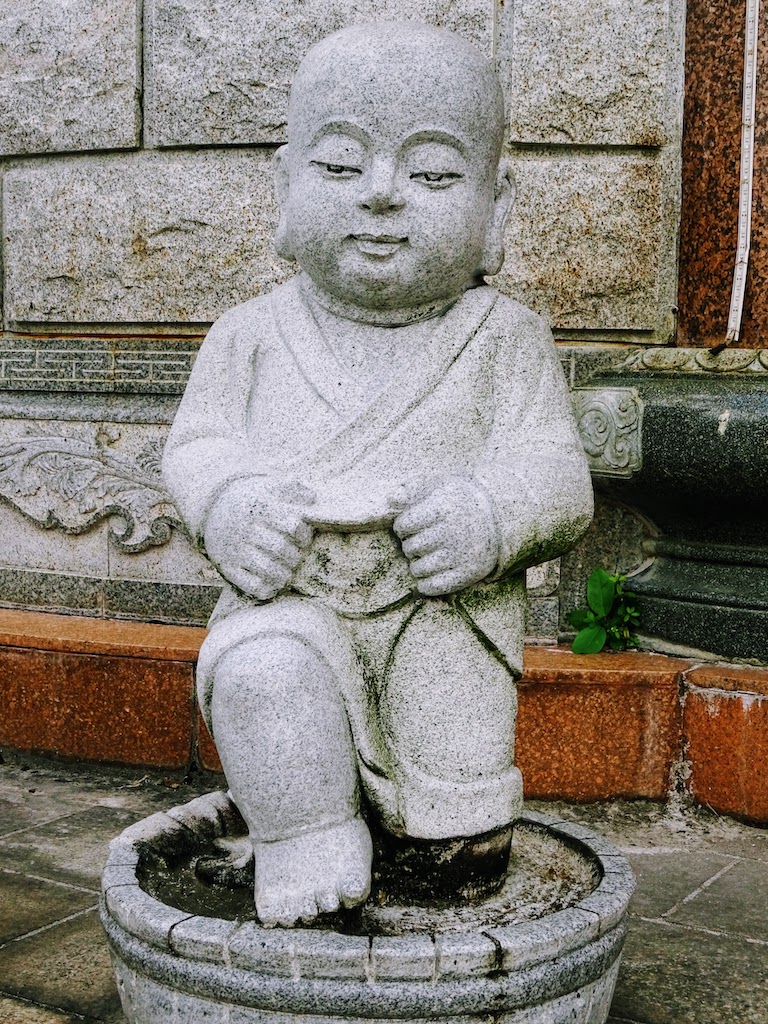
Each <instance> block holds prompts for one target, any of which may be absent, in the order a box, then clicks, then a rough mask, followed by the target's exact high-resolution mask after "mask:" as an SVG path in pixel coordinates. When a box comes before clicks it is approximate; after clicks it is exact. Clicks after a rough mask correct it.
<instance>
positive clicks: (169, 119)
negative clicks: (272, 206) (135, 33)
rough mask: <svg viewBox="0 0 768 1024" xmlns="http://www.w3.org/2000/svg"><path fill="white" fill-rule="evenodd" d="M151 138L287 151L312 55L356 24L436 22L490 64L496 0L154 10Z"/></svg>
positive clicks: (187, 3) (175, 2) (228, 1)
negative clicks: (295, 102) (301, 80)
mask: <svg viewBox="0 0 768 1024" xmlns="http://www.w3.org/2000/svg"><path fill="white" fill-rule="evenodd" d="M145 16H146V19H147V22H146V23H147V43H146V58H145V59H146V66H147V95H146V100H145V105H144V113H145V118H146V132H147V138H148V140H149V141H150V142H151V144H152V145H155V146H177V145H183V146H188V145H232V144H242V143H250V144H254V143H256V144H264V143H280V142H284V141H285V138H286V131H287V115H288V93H289V89H290V84H291V79H292V78H293V75H294V73H295V71H296V69H297V67H298V65H299V62H300V60H301V58H302V57H303V56H304V54H305V53H306V52H307V50H308V49H309V48H310V47H311V46H312V45H313V44H314V43H316V42H317V41H318V40H319V39H321V38H322V37H323V36H326V35H328V34H330V33H331V32H334V31H336V30H337V29H340V28H342V27H344V26H345V25H348V24H350V23H359V22H367V21H408V20H414V21H419V22H428V23H432V24H435V25H440V26H442V27H443V28H448V29H452V30H454V31H457V32H459V33H461V34H462V35H463V36H465V37H466V38H468V39H469V40H471V41H472V42H473V43H474V44H475V45H477V46H478V47H479V48H480V49H481V50H482V51H483V52H484V53H485V54H486V55H487V56H489V57H490V55H491V50H492V46H493V22H494V9H493V0H468V2H463V3H461V4H457V3H455V2H453V0H428V2H426V3H424V2H416V0H356V2H355V3H354V4H349V3H343V2H340V0H331V2H330V3H329V2H327V0H306V2H304V3H301V4H296V5H292V6H290V7H287V8H286V7H285V6H284V5H281V4H279V3H276V2H275V0H268V2H265V3H260V4H258V5H255V6H254V5H245V4H242V3H239V2H238V0H213V2H211V0H146V2H145Z"/></svg>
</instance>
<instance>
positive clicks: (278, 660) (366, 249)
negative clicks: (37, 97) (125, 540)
mask: <svg viewBox="0 0 768 1024" xmlns="http://www.w3.org/2000/svg"><path fill="white" fill-rule="evenodd" d="M503 130H504V108H503V100H502V95H501V89H500V86H499V82H498V79H497V78H496V76H495V75H494V73H493V71H492V70H491V68H490V67H489V66H488V64H487V63H486V61H485V60H484V59H483V57H482V56H481V55H480V54H479V53H478V52H476V51H475V50H474V49H473V48H472V47H471V46H470V45H469V44H468V43H466V42H464V41H463V40H462V39H461V38H459V37H458V36H455V35H453V34H451V33H449V32H446V31H442V30H438V29H433V28H428V27H425V26H421V25H417V24H395V23H386V24H374V25H362V26H358V27H354V28H349V29H345V30H343V31H341V32H337V33H336V34H334V35H332V36H330V37H328V38H326V39H325V40H323V41H322V42H320V43H319V44H318V45H316V46H315V47H314V48H313V49H312V50H311V51H310V52H309V54H308V55H307V57H306V58H305V60H304V61H303V63H302V64H301V67H300V68H299V70H298V72H297V74H296V78H295V81H294V83H293V89H292V92H291V100H290V109H289V115H288V139H289V142H288V145H287V146H283V147H282V148H281V149H280V150H279V151H278V153H277V156H276V166H275V170H276V187H277V196H278V200H279V205H280V223H279V227H278V230H277V237H276V247H277V250H278V252H279V253H280V255H282V256H283V257H285V258H286V259H289V260H295V261H296V262H297V263H298V265H299V268H300V272H299V273H298V274H297V276H296V277H294V278H293V279H292V280H290V281H289V282H288V283H287V284H284V285H282V286H280V287H278V288H276V289H275V290H274V291H272V292H271V294H269V295H266V296H261V297H259V298H256V299H252V300H250V301H249V302H245V303H243V305H240V306H238V307H236V308H235V309H233V310H230V311H229V312H228V313H226V314H225V315H224V316H223V317H221V319H220V320H219V321H218V322H217V323H216V324H215V326H214V327H213V328H212V330H211V332H210V334H209V335H208V338H207V339H206V341H205V343H204V345H203V346H202V349H201V351H200V354H199V357H198V359H197V362H196V364H195V368H194V372H193V374H192V378H191V380H190V383H189V386H188V388H187V390H186V393H185V395H184V399H183V401H182V403H181V407H180V409H179V412H178V415H177V417H176V420H175V422H174V424H173V428H172V430H171V433H170V437H169V440H168V444H167V447H166V451H165V461H164V471H165V476H166V480H167V483H168V486H169V488H170V490H171V492H172V494H173V495H174V497H175V499H176V500H177V502H178V505H179V508H180V510H181V513H182V515H183V517H184V519H185V521H186V523H187V524H188V526H189V528H190V530H191V532H192V534H193V536H194V537H196V538H197V540H198V541H199V543H200V545H201V546H202V548H203V550H204V551H205V552H206V554H207V556H208V558H210V560H211V561H212V562H213V564H214V565H215V566H216V568H217V569H218V570H219V572H220V573H221V575H222V576H223V577H224V580H225V581H226V583H227V586H226V587H225V589H224V593H223V594H222V597H221V599H220V601H219V604H218V605H217V607H216V610H215V612H214V614H213V617H212V619H211V624H210V626H211V628H210V634H209V636H208V638H207V639H206V641H205V643H204V645H203V648H202V651H201V653H200V662H199V676H198V686H199V693H200V701H201V705H202V708H203V711H204V714H205V716H206V721H207V723H208V727H209V729H210V730H211V732H212V735H213V737H214V739H215V742H216V744H217V746H218V750H219V753H220V756H221V760H222V763H223V765H224V769H225V772H226V776H227V780H228V783H229V786H230V789H231V793H232V796H233V799H234V801H235V802H236V804H237V806H238V808H239V809H240V811H241V813H242V815H243V817H244V819H245V821H246V823H247V825H248V829H249V833H250V837H251V839H252V842H253V846H254V853H255V899H256V910H257V914H258V917H259V919H260V921H261V922H262V924H263V925H265V926H273V925H276V924H279V925H283V926H291V925H294V924H296V923H297V922H298V921H300V920H301V921H304V922H309V921H311V920H312V919H314V918H315V917H317V915H318V914H320V913H323V912H332V911H335V910H338V909H339V908H340V907H342V906H343V907H351V906H354V905H356V904H359V903H362V902H363V901H364V900H365V899H366V896H367V894H368V891H369V887H370V880H371V856H372V854H371V839H370V835H369V831H368V828H367V826H366V823H365V821H364V820H363V818H362V817H361V811H360V790H361V787H362V790H363V791H364V792H365V795H366V797H367V801H368V803H369V805H370V808H371V809H372V813H373V814H375V815H376V816H377V817H378V819H379V820H380V823H381V824H382V825H383V827H384V829H386V830H388V831H389V832H390V833H393V834H395V835H398V836H409V837H417V838H421V839H435V840H437V839H445V838H448V837H466V836H480V835H483V834H485V833H492V832H494V830H497V829H503V828H507V829H508V827H509V825H510V823H511V822H512V821H513V820H514V819H515V818H516V817H517V816H518V815H519V813H520V808H521V798H522V792H521V778H520V773H519V772H518V770H517V769H516V768H515V767H513V752H514V727H515V713H516V695H515V680H516V679H517V677H518V676H519V674H520V671H521V665H522V641H523V632H524V623H523V617H524V603H525V601H524V578H523V570H524V569H525V567H526V566H529V565H532V564H534V563H537V562H541V561H543V560H545V559H550V558H553V557H554V556H556V555H557V554H559V553H560V552H562V551H563V550H565V549H566V548H568V547H569V546H570V545H572V544H573V543H574V542H575V540H576V539H577V538H578V537H579V535H580V534H581V533H582V532H583V530H584V529H585V528H586V526H587V524H588V522H589V520H590V517H591V512H592V491H591V485H590V479H589V475H588V472H587V468H586V464H585V459H584V455H583V453H582V449H581V446H580V443H579V440H578V436H577V433H576V430H575V427H574V424H573V421H572V418H571V414H570V408H569V401H568V396H567V393H566V387H565V383H564V380H563V376H562V373H561V370H560V366H559V363H558V358H557V354H556V352H555V348H554V345H553V343H552V339H551V335H550V332H549V330H548V328H547V326H546V325H545V323H544V322H543V321H542V320H541V319H540V318H539V317H538V316H536V315H534V314H533V313H532V312H530V311H529V310H527V309H525V308H524V307H522V306H520V305H519V304H518V303H517V302H513V301H511V300H510V299H507V298H503V297H502V296H500V295H499V294H498V293H497V292H496V291H494V289H492V288H490V287H488V286H487V285H486V284H485V282H484V280H483V277H484V275H487V274H494V273H496V272H498V270H499V269H500V267H501V263H502V260H503V249H502V230H503V226H504V221H505V218H506V215H507V211H508V207H509V205H510V202H511V199H512V193H513V186H512V183H511V180H510V175H509V172H508V170H507V168H506V166H505V165H504V163H501V164H500V162H499V158H500V151H501V144H502V137H503Z"/></svg>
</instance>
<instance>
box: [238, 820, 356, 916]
mask: <svg viewBox="0 0 768 1024" xmlns="http://www.w3.org/2000/svg"><path fill="white" fill-rule="evenodd" d="M254 854H255V898H256V913H257V915H258V917H259V920H260V921H261V923H262V925H263V926H264V927H265V928H274V927H275V925H282V926H283V927H284V928H292V927H293V926H294V925H295V924H296V923H297V922H298V921H303V922H304V923H309V922H310V921H314V919H315V918H316V917H317V916H318V914H325V913H333V912H334V911H336V910H339V909H340V908H341V907H346V908H350V907H356V906H358V904H360V903H363V902H365V900H366V899H367V897H368V893H369V892H370V888H371V860H372V858H373V848H372V844H371V836H370V833H369V832H368V828H367V826H366V824H365V822H364V821H362V820H361V819H360V818H353V819H352V820H351V821H345V822H343V824H341V825H334V826H333V827H332V828H328V829H324V830H323V831H321V832H311V833H309V834H307V835H301V836H296V837H295V838H293V839H280V840H277V841H275V842H272V843H254Z"/></svg>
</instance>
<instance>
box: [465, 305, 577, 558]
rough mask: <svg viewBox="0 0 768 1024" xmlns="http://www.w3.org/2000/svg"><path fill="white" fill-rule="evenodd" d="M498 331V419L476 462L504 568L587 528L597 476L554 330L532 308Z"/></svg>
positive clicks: (559, 547) (555, 551) (559, 548)
mask: <svg viewBox="0 0 768 1024" xmlns="http://www.w3.org/2000/svg"><path fill="white" fill-rule="evenodd" d="M514 334H515V336H514V337H513V336H512V335H511V334H510V335H507V336H504V335H501V336H500V337H499V348H498V351H497V358H496V362H495V374H494V393H493V402H494V420H493V427H492V430H491V433H490V436H489V438H488V443H487V444H486V446H485V449H484V452H483V455H482V457H481V459H480V462H479V464H478V466H477V469H476V476H477V479H478V482H479V483H480V485H481V486H482V487H483V488H484V489H485V490H486V492H487V493H488V494H489V496H490V498H491V502H492V504H493V507H494V511H495V513H496V521H497V524H498V528H499V534H500V537H499V540H500V555H499V562H498V569H497V575H502V574H505V573H507V572H510V571H515V572H516V571H520V570H522V569H524V568H526V566H528V565H534V564H536V563H538V562H543V561H546V560H548V559H550V558H555V557H556V556H557V555H559V554H561V553H562V552H564V551H566V550H568V548H570V547H572V546H573V544H575V542H576V541H577V540H578V539H579V537H580V536H581V535H582V534H583V533H584V531H585V530H586V528H587V526H588V525H589V523H590V521H591V519H592V514H593V510H594V499H593V492H592V482H591V478H590V475H589V469H588V467H587V461H586V457H585V455H584V449H583V447H582V445H581V442H580V440H579V435H578V431H577V429H576V423H575V420H574V417H573V413H572V411H571V403H570V398H569V394H568V388H567V386H566V383H565V378H564V375H563V371H562V368H561V366H560V361H559V359H558V355H557V350H556V348H555V343H554V340H553V338H552V334H551V331H550V330H549V327H548V326H547V325H546V323H545V321H544V320H542V319H541V318H540V317H538V316H535V314H532V313H529V312H528V311H526V316H525V318H524V320H523V322H522V323H521V324H520V325H519V327H518V330H517V331H515V332H514Z"/></svg>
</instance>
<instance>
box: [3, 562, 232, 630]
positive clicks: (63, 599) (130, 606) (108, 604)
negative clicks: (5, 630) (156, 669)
mask: <svg viewBox="0 0 768 1024" xmlns="http://www.w3.org/2000/svg"><path fill="white" fill-rule="evenodd" d="M220 594H221V587H218V586H195V585H193V584H176V583H158V582H153V581H147V580H130V579H129V580H119V579H104V577H103V576H101V575H100V576H80V575H67V574H65V573H60V572H48V571H36V570H31V569H17V568H12V569H11V568H6V569H4V568H1V567H0V607H5V608H15V609H19V610H24V609H28V610H31V611H34V610H37V611H40V612H43V611H44V612H54V613H57V612H61V613H64V614H68V615H73V614H74V615H95V616H98V617H104V618H107V619H110V620H115V619H136V620H138V621H139V622H141V623H142V624H143V623H146V622H161V623H174V624H177V625H180V626H204V625H205V623H206V622H207V621H208V619H209V618H210V616H211V612H212V611H213V609H214V607H215V605H216V601H217V600H218V598H219V595H220Z"/></svg>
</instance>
